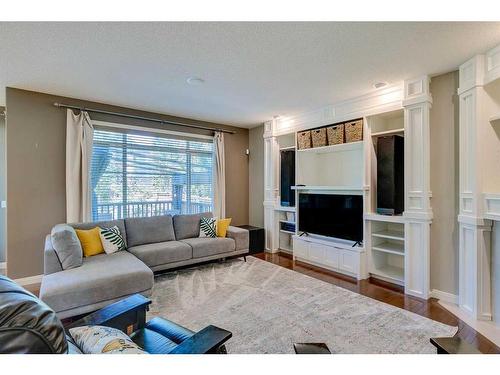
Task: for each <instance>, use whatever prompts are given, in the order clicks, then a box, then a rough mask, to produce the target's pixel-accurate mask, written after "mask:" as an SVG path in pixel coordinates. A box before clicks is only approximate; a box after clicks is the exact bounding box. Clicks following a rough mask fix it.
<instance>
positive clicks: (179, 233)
mask: <svg viewBox="0 0 500 375" xmlns="http://www.w3.org/2000/svg"><path fill="white" fill-rule="evenodd" d="M212 216H213V215H212V213H211V212H204V213H201V214H193V215H175V216H174V230H175V239H176V240H177V241H179V240H183V239H185V238H193V237H198V236H199V235H200V220H201V218H202V217H212Z"/></svg>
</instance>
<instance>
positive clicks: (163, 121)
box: [54, 102, 236, 134]
mask: <svg viewBox="0 0 500 375" xmlns="http://www.w3.org/2000/svg"><path fill="white" fill-rule="evenodd" d="M54 107H58V108H69V109H77V110H79V111H86V112H93V113H101V114H103V115H111V116H119V117H126V118H133V119H136V120H144V121H149V122H157V123H160V124H162V125H163V124H169V125H178V126H185V127H188V128H195V129H202V130H210V131H214V132H222V133H228V134H235V133H236V132H234V131H231V130H224V129H219V128H210V127H208V126H202V125H193V124H186V123H182V122H176V121H167V120H161V119H157V118H151V117H144V116H135V115H128V114H126V113H118V112H109V111H102V110H100V109H92V108H85V107H77V106H74V105H67V104H62V103H57V102H56V103H54Z"/></svg>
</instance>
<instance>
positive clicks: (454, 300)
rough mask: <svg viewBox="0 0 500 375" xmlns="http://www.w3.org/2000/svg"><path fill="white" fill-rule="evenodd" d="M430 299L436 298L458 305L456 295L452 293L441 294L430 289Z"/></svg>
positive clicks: (441, 292)
mask: <svg viewBox="0 0 500 375" xmlns="http://www.w3.org/2000/svg"><path fill="white" fill-rule="evenodd" d="M431 298H437V299H438V300H440V301H443V302H447V303H453V304H455V305H458V295H456V294H453V293H448V292H443V291H442V290H437V289H432V290H431Z"/></svg>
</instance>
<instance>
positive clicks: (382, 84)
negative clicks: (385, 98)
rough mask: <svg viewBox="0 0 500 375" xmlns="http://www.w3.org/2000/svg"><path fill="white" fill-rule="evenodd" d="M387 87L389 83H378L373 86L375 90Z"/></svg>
mask: <svg viewBox="0 0 500 375" xmlns="http://www.w3.org/2000/svg"><path fill="white" fill-rule="evenodd" d="M385 86H387V82H376V83H374V84H373V88H374V89H381V88H382V87H385Z"/></svg>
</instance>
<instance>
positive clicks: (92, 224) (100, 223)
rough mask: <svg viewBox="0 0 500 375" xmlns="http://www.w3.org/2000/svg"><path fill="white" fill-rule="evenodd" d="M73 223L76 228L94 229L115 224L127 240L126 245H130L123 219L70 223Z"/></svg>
mask: <svg viewBox="0 0 500 375" xmlns="http://www.w3.org/2000/svg"><path fill="white" fill-rule="evenodd" d="M68 225H71V226H72V227H73V228H75V229H85V230H87V229H92V228H95V227H101V228H112V227H114V226H115V225H116V226H117V227H118V229H120V233H121V234H122V236H123V239H124V241H125V246H128V243H127V233H126V231H125V221H124V220H122V219H119V220H106V221H95V222H89V223H71V224H68Z"/></svg>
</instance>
